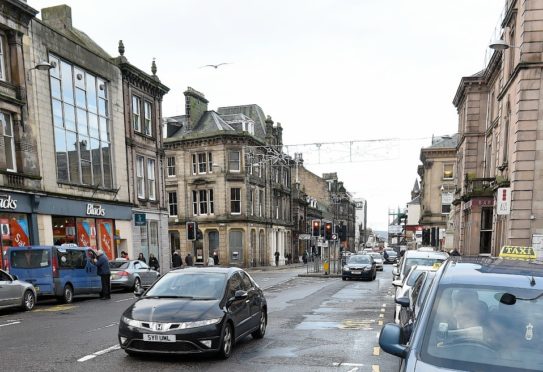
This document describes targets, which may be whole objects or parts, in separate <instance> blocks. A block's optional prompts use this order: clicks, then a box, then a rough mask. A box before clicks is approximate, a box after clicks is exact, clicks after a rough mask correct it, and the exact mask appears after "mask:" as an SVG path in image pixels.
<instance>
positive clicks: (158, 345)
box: [119, 267, 268, 358]
mask: <svg viewBox="0 0 543 372" xmlns="http://www.w3.org/2000/svg"><path fill="white" fill-rule="evenodd" d="M136 294H137V295H139V296H141V297H140V298H139V300H137V301H136V302H135V303H134V304H133V305H131V306H130V307H129V308H128V309H126V310H125V311H124V313H123V314H122V317H121V321H120V323H119V343H120V345H121V348H123V349H124V350H125V351H126V353H128V354H131V355H132V354H138V353H167V354H171V353H177V354H187V353H218V354H219V355H220V356H221V357H223V358H228V357H229V356H230V355H231V353H232V348H233V346H234V344H235V343H236V341H238V340H240V339H242V338H244V337H245V336H247V335H249V334H250V335H252V336H253V338H262V337H264V334H265V333H266V326H267V322H268V307H267V302H266V298H265V297H264V293H263V291H262V290H261V289H260V288H259V286H258V285H257V284H256V283H255V282H254V280H253V279H252V278H251V277H250V276H249V275H248V274H247V273H246V272H245V271H243V270H241V269H238V268H234V267H230V268H220V267H207V268H188V269H183V270H174V271H170V272H168V273H167V274H165V275H164V276H162V277H161V278H160V279H159V280H158V281H156V282H155V284H154V285H153V286H152V287H151V288H149V289H148V290H147V291H145V292H144V293H143V290H141V289H140V291H138V292H136Z"/></svg>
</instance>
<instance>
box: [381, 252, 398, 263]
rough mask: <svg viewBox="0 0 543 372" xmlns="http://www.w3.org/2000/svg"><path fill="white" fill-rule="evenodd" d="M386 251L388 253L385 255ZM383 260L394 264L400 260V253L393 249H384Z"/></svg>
mask: <svg viewBox="0 0 543 372" xmlns="http://www.w3.org/2000/svg"><path fill="white" fill-rule="evenodd" d="M384 252H386V253H387V254H386V255H385V254H384ZM383 260H384V261H383V262H384V263H386V264H394V263H397V262H398V253H397V252H396V251H395V250H393V249H385V251H383Z"/></svg>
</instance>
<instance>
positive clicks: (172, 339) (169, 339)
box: [143, 333, 175, 342]
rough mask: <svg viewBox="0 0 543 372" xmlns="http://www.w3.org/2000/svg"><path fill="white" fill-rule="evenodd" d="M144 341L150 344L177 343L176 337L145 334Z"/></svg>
mask: <svg viewBox="0 0 543 372" xmlns="http://www.w3.org/2000/svg"><path fill="white" fill-rule="evenodd" d="M143 341H149V342H175V335H154V334H149V333H145V334H143Z"/></svg>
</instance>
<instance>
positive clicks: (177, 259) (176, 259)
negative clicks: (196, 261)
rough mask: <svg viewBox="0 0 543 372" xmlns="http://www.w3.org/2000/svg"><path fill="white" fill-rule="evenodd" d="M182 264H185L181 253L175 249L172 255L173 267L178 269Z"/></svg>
mask: <svg viewBox="0 0 543 372" xmlns="http://www.w3.org/2000/svg"><path fill="white" fill-rule="evenodd" d="M181 265H183V262H182V261H181V257H180V256H179V253H178V252H177V251H174V252H173V256H172V267H173V268H174V269H176V268H178V267H181Z"/></svg>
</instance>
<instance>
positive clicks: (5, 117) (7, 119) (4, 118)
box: [0, 111, 17, 172]
mask: <svg viewBox="0 0 543 372" xmlns="http://www.w3.org/2000/svg"><path fill="white" fill-rule="evenodd" d="M0 116H1V117H0V121H1V122H2V137H3V139H4V151H5V155H6V171H8V172H17V156H16V154H15V132H14V131H13V118H12V115H11V114H10V113H8V112H6V111H0ZM6 127H9V130H10V132H11V135H6V131H5V129H6ZM8 138H9V140H8ZM6 141H9V142H10V147H11V151H9V152H10V154H9V156H10V157H11V161H10V162H8V150H7V148H6V146H5V143H6ZM8 163H11V164H12V165H13V167H11V168H9V165H8Z"/></svg>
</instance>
